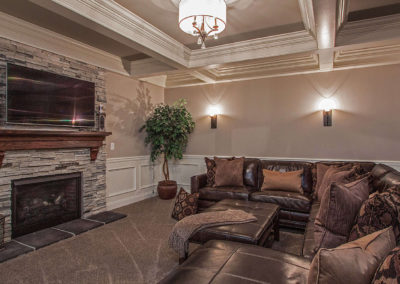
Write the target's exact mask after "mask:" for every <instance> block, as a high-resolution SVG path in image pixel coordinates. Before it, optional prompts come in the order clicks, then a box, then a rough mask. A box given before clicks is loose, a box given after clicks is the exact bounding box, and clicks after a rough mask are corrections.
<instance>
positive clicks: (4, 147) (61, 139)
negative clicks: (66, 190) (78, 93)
mask: <svg viewBox="0 0 400 284" xmlns="http://www.w3.org/2000/svg"><path fill="white" fill-rule="evenodd" d="M109 135H111V132H89V131H47V130H46V131H44V130H16V129H13V130H11V129H0V167H1V165H2V163H3V159H4V153H5V151H13V150H37V149H65V148H90V159H91V160H92V161H94V160H96V158H97V153H98V152H99V148H100V147H101V146H102V145H103V141H104V139H105V138H106V137H107V136H109Z"/></svg>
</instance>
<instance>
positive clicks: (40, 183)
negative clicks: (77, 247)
mask: <svg viewBox="0 0 400 284" xmlns="http://www.w3.org/2000/svg"><path fill="white" fill-rule="evenodd" d="M81 177H82V174H81V173H72V174H62V175H53V176H45V177H35V178H27V179H19V180H14V181H12V205H11V206H12V212H11V214H12V216H11V219H12V237H13V238H16V237H19V236H22V235H25V234H29V233H32V232H35V231H39V230H42V229H45V228H49V227H52V226H56V225H58V224H61V223H64V222H68V221H71V220H74V219H77V218H80V217H81V213H82V210H81V200H82V194H81Z"/></svg>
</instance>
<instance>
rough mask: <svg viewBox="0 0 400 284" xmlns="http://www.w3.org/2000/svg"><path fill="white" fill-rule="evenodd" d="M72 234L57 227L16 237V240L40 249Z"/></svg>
mask: <svg viewBox="0 0 400 284" xmlns="http://www.w3.org/2000/svg"><path fill="white" fill-rule="evenodd" d="M72 236H73V234H72V233H67V232H62V231H59V230H56V229H52V228H49V229H44V230H41V231H38V232H34V233H31V234H28V235H24V236H21V237H18V238H16V239H15V241H17V242H20V243H22V244H24V245H27V246H30V247H32V248H34V249H40V248H42V247H45V246H48V245H51V244H53V243H56V242H59V241H61V240H65V239H68V238H71V237H72Z"/></svg>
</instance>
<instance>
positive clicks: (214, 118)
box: [208, 105, 221, 129]
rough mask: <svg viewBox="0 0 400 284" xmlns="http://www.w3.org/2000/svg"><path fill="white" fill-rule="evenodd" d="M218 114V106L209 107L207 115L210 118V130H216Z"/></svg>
mask: <svg viewBox="0 0 400 284" xmlns="http://www.w3.org/2000/svg"><path fill="white" fill-rule="evenodd" d="M218 114H221V109H220V108H219V107H218V106H215V105H214V106H210V107H209V108H208V115H209V116H210V117H211V129H216V128H217V119H218Z"/></svg>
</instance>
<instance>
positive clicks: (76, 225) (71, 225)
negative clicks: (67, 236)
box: [53, 219, 103, 235]
mask: <svg viewBox="0 0 400 284" xmlns="http://www.w3.org/2000/svg"><path fill="white" fill-rule="evenodd" d="M100 226H103V224H101V223H99V222H95V221H91V220H86V219H76V220H72V221H70V222H67V223H64V224H61V225H58V226H55V227H53V228H55V229H59V230H62V231H66V232H70V233H72V234H74V235H79V234H82V233H84V232H87V231H89V230H92V229H94V228H97V227H100Z"/></svg>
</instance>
